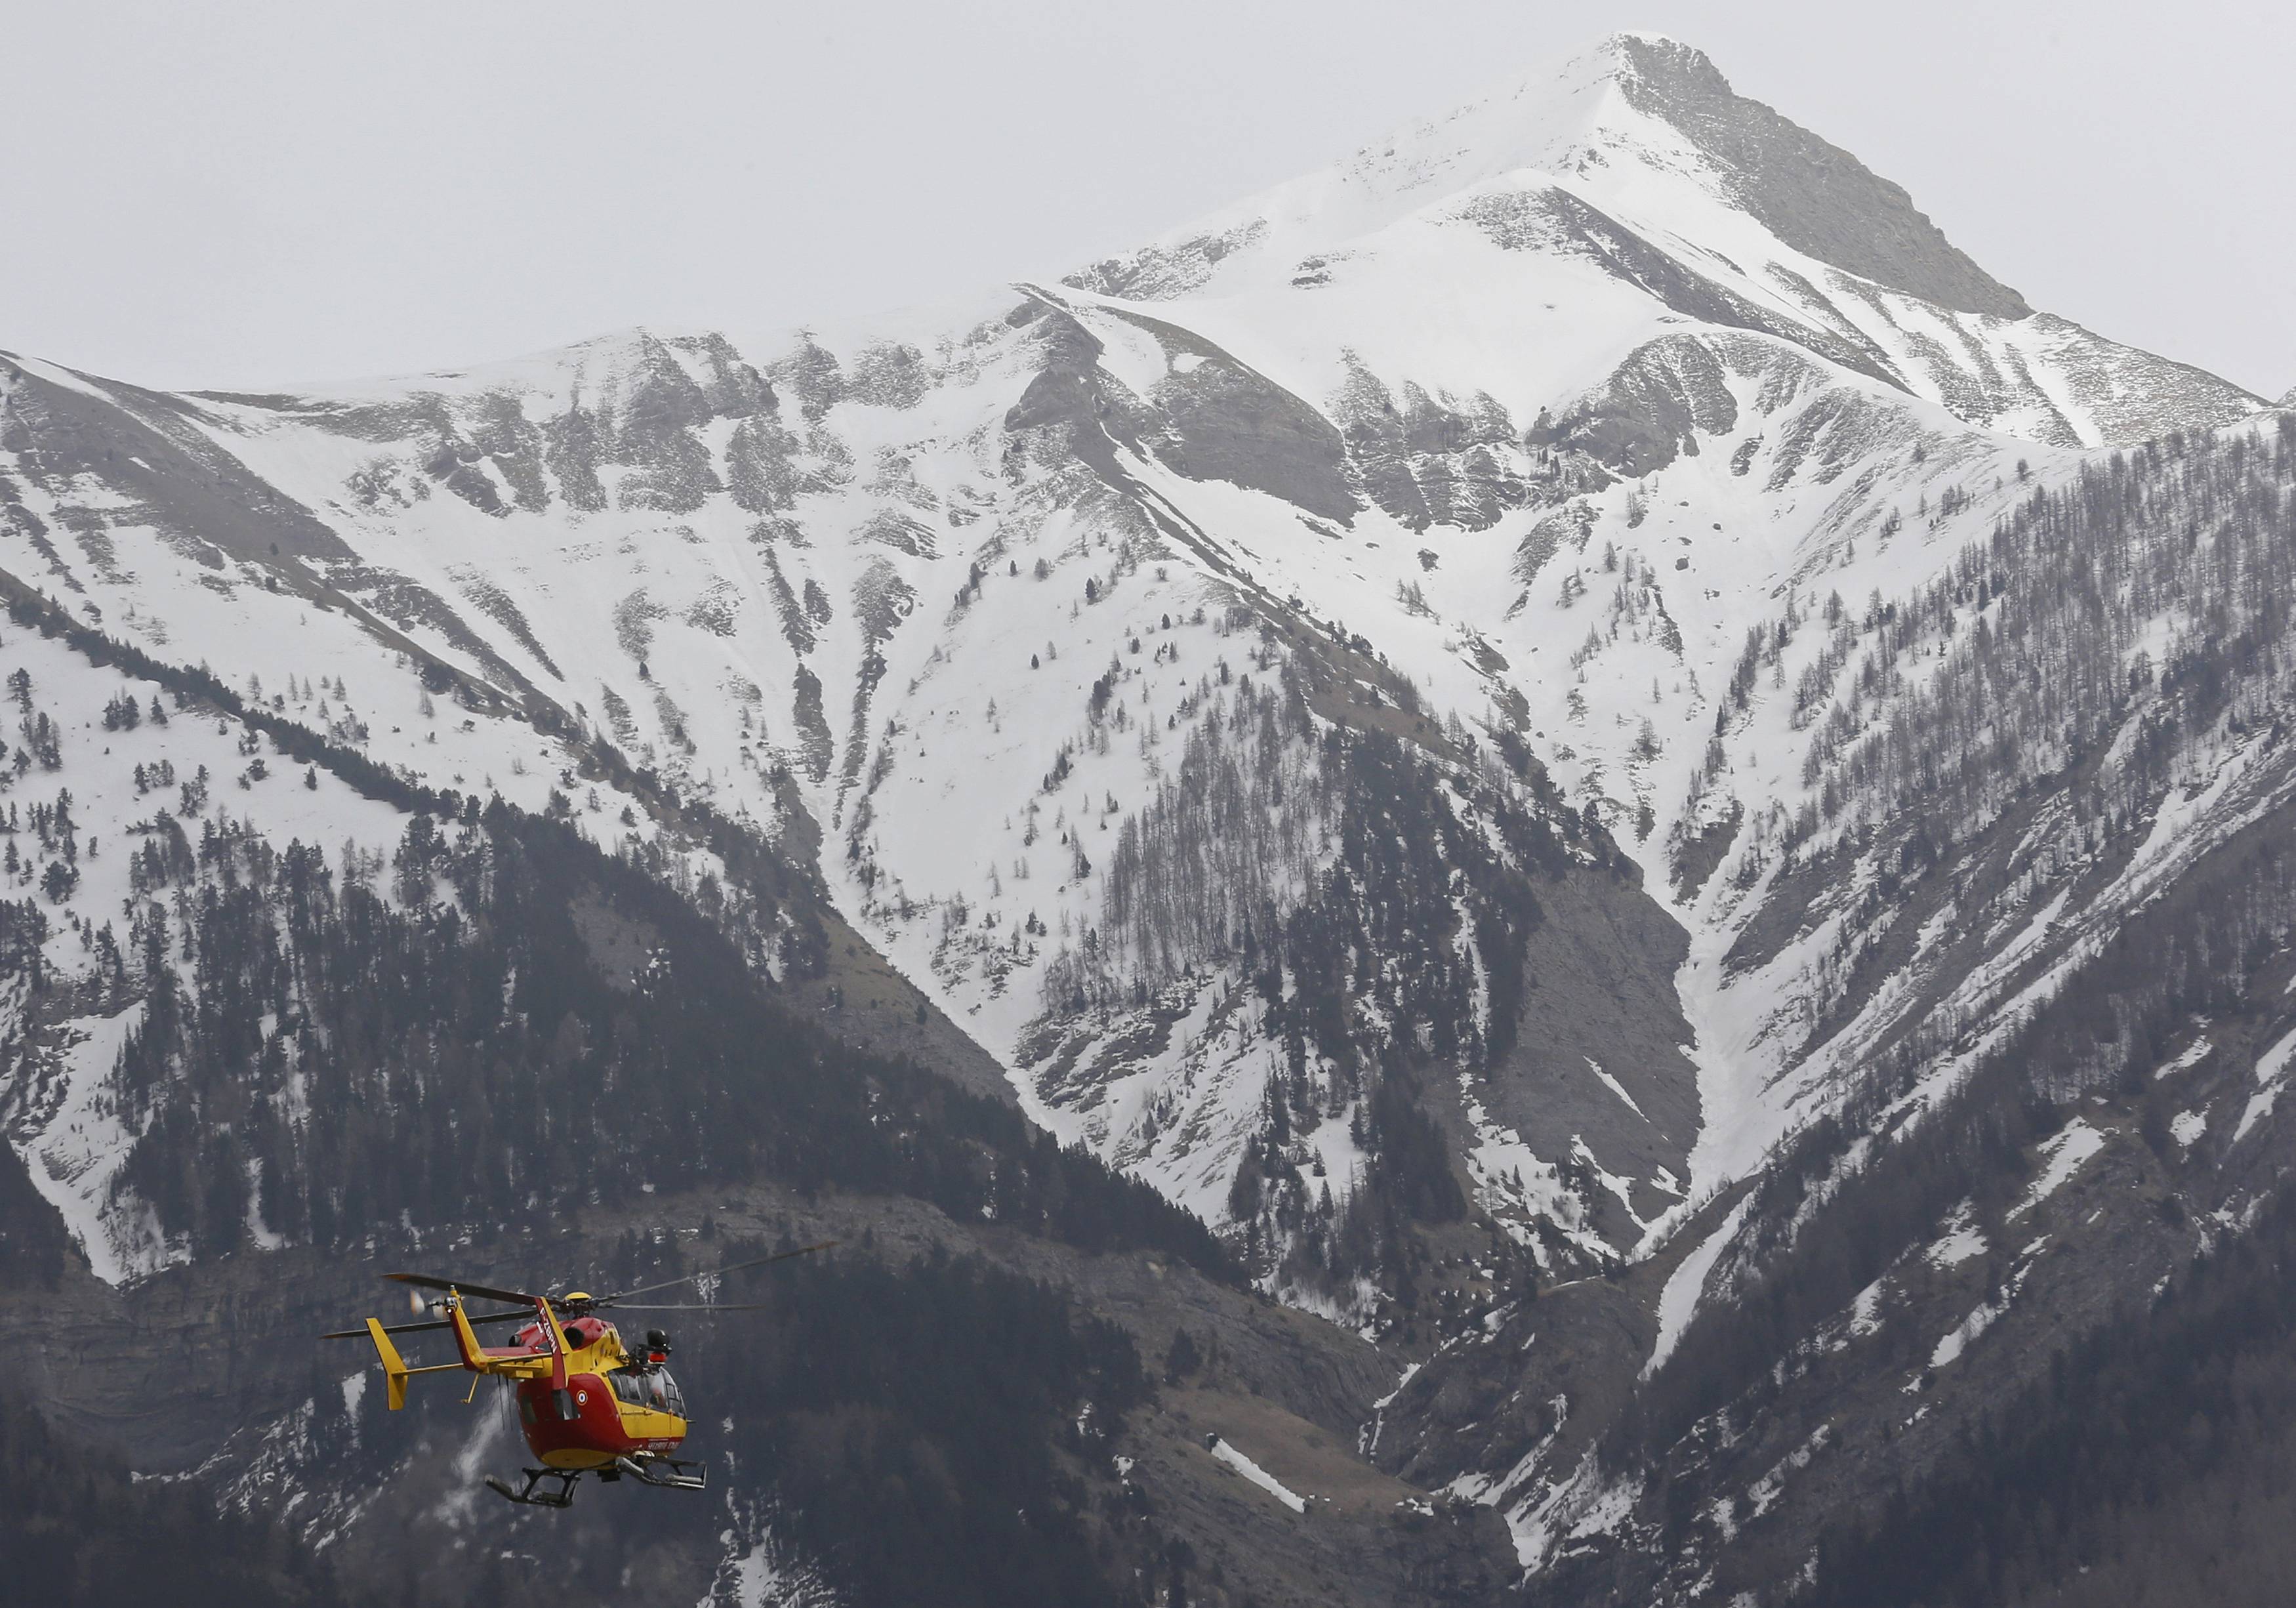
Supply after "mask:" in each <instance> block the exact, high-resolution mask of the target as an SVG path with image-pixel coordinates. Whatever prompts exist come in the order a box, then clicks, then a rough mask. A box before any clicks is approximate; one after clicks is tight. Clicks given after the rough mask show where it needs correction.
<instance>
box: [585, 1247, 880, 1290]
mask: <svg viewBox="0 0 2296 1608" xmlns="http://www.w3.org/2000/svg"><path fill="white" fill-rule="evenodd" d="M836 1243H837V1242H836V1241H835V1240H824V1241H822V1242H821V1243H819V1244H818V1245H799V1247H798V1248H797V1249H796V1250H794V1251H776V1252H775V1253H774V1254H773V1255H772V1256H761V1257H758V1258H757V1259H755V1260H753V1261H747V1262H735V1263H734V1265H733V1266H732V1267H730V1268H702V1269H701V1271H700V1272H699V1273H688V1274H686V1275H685V1276H682V1277H679V1278H666V1279H664V1280H662V1281H661V1283H660V1284H640V1285H639V1286H638V1287H637V1288H636V1289H635V1290H617V1291H615V1292H614V1293H613V1294H611V1295H601V1296H599V1297H598V1298H597V1299H596V1300H593V1301H592V1302H591V1303H590V1304H591V1305H592V1306H594V1307H610V1306H613V1305H615V1304H616V1303H618V1302H619V1301H621V1300H624V1299H625V1298H627V1297H628V1296H633V1295H651V1294H652V1293H653V1292H655V1291H657V1290H668V1289H672V1288H674V1287H676V1285H679V1284H692V1283H693V1281H694V1280H695V1279H698V1278H717V1277H718V1276H722V1275H724V1274H727V1273H739V1272H742V1270H743V1269H744V1268H762V1267H765V1266H766V1265H767V1263H769V1262H785V1261H787V1260H789V1259H790V1258H791V1257H793V1256H811V1255H812V1254H813V1253H814V1252H815V1251H826V1250H828V1249H830V1247H832V1245H835V1244H836Z"/></svg>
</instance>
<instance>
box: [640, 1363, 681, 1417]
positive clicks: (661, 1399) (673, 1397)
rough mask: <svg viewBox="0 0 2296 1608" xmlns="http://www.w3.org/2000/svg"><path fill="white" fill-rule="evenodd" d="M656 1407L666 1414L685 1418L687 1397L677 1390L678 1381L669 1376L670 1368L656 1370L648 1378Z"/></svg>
mask: <svg viewBox="0 0 2296 1608" xmlns="http://www.w3.org/2000/svg"><path fill="white" fill-rule="evenodd" d="M648 1379H649V1383H650V1390H651V1392H652V1401H653V1405H654V1407H657V1408H658V1409H660V1411H662V1412H665V1413H674V1414H676V1415H677V1416H678V1417H680V1418H683V1417H685V1392H684V1391H680V1390H679V1389H678V1388H677V1381H676V1380H675V1379H672V1378H671V1377H670V1376H669V1370H668V1368H656V1369H655V1370H654V1371H653V1372H652V1374H650V1375H649V1376H648Z"/></svg>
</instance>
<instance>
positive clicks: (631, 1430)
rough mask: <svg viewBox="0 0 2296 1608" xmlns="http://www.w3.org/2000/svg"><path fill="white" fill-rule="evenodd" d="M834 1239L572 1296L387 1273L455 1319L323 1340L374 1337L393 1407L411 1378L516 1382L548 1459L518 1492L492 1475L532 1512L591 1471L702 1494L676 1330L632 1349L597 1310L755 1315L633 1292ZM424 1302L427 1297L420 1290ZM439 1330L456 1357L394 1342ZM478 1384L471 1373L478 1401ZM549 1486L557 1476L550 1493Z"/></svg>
mask: <svg viewBox="0 0 2296 1608" xmlns="http://www.w3.org/2000/svg"><path fill="white" fill-rule="evenodd" d="M836 1243H837V1242H836V1241H835V1240H824V1241H823V1242H822V1243H820V1244H817V1245H802V1246H799V1248H798V1249H796V1250H794V1251H780V1252H778V1253H776V1254H775V1255H773V1256H761V1257H758V1258H757V1259H754V1260H752V1261H747V1262H736V1263H734V1265H733V1266H731V1267H727V1268H710V1269H709V1270H707V1271H705V1272H701V1273H689V1274H686V1275H685V1276H683V1277H680V1278H672V1279H664V1280H663V1281H662V1282H661V1283H660V1284H641V1285H639V1286H638V1287H637V1288H635V1289H634V1290H619V1291H616V1292H614V1293H612V1294H611V1295H591V1294H589V1293H587V1292H584V1291H579V1290H577V1291H574V1292H570V1293H569V1294H566V1295H533V1294H529V1293H528V1292H525V1291H523V1290H494V1289H489V1288H488V1287H487V1286H486V1285H484V1284H468V1283H465V1282H463V1281H462V1280H458V1279H446V1278H434V1277H432V1276H430V1275H429V1274H427V1273H387V1274H385V1275H383V1276H384V1277H385V1278H389V1279H393V1280H396V1281H397V1282H398V1283H399V1284H407V1285H411V1286H413V1287H414V1289H416V1290H437V1291H440V1292H443V1293H442V1294H441V1295H440V1296H439V1299H438V1300H434V1301H431V1302H430V1303H429V1305H430V1307H431V1309H433V1310H435V1311H440V1312H444V1313H445V1314H446V1316H445V1317H440V1318H437V1319H433V1320H430V1321H427V1322H423V1323H413V1324H384V1323H383V1322H381V1320H380V1319H377V1318H373V1317H370V1318H368V1319H367V1320H366V1326H365V1328H363V1329H338V1330H336V1331H334V1332H333V1333H330V1334H326V1335H323V1336H322V1337H321V1338H323V1339H325V1340H361V1339H370V1340H373V1341H374V1349H375V1352H376V1354H377V1355H378V1356H380V1357H381V1359H382V1377H383V1382H384V1385H385V1388H386V1390H387V1391H388V1394H389V1403H390V1410H391V1411H393V1412H397V1411H398V1409H399V1408H401V1407H405V1406H406V1382H407V1381H408V1380H409V1379H411V1378H413V1377H414V1375H415V1374H450V1373H457V1372H467V1373H470V1374H477V1375H480V1376H484V1375H488V1374H491V1375H492V1376H494V1377H495V1378H496V1379H504V1380H511V1381H514V1382H516V1384H517V1387H518V1422H519V1426H520V1427H521V1429H522V1430H524V1431H525V1432H526V1444H527V1447H528V1448H529V1450H531V1451H532V1452H533V1453H534V1456H535V1460H536V1461H537V1463H539V1464H541V1465H542V1466H541V1467H539V1468H529V1469H528V1470H526V1471H525V1474H526V1483H525V1484H524V1485H523V1486H521V1487H520V1488H518V1489H512V1487H511V1484H510V1482H509V1481H507V1480H504V1479H501V1478H500V1477H498V1476H496V1475H494V1474H488V1476H487V1485H488V1488H489V1489H492V1490H494V1491H496V1493H498V1494H499V1495H501V1496H503V1497H507V1498H509V1499H510V1500H511V1501H512V1502H518V1503H523V1504H525V1505H529V1506H535V1507H566V1506H570V1505H572V1503H573V1500H574V1487H575V1484H576V1482H577V1481H579V1480H580V1479H581V1478H582V1476H583V1475H584V1474H587V1473H594V1474H596V1475H597V1476H598V1478H599V1479H601V1480H605V1481H614V1480H619V1479H621V1478H622V1477H623V1476H624V1475H627V1476H628V1477H629V1478H631V1479H633V1480H635V1481H638V1482H639V1483H640V1484H642V1485H652V1486H657V1487H660V1489H665V1490H701V1489H703V1487H704V1485H705V1484H706V1482H707V1470H706V1468H705V1465H703V1464H700V1463H696V1462H693V1461H689V1460H687V1459H684V1458H680V1457H676V1456H671V1454H672V1453H674V1452H675V1451H676V1450H677V1448H679V1446H681V1445H682V1444H684V1442H685V1435H686V1412H685V1396H684V1394H683V1393H682V1392H681V1391H679V1390H678V1388H677V1381H676V1380H675V1379H673V1378H672V1377H671V1376H670V1373H669V1369H668V1366H667V1365H668V1361H669V1336H668V1334H666V1333H663V1332H662V1331H661V1330H660V1329H649V1330H647V1331H646V1336H645V1343H644V1346H642V1347H641V1348H639V1349H637V1350H631V1349H630V1348H629V1347H628V1345H627V1344H626V1343H625V1342H624V1341H623V1339H622V1336H621V1332H620V1331H619V1329H617V1328H616V1327H615V1326H614V1325H612V1324H611V1323H610V1322H608V1321H607V1320H606V1319H605V1318H603V1317H599V1316H598V1314H599V1313H600V1312H601V1311H603V1310H605V1309H610V1308H618V1309H620V1310H623V1311H626V1312H742V1311H754V1310H756V1309H758V1308H759V1307H762V1306H763V1305H765V1304H766V1303H764V1302H762V1301H749V1302H744V1303H742V1304H740V1305H736V1306H720V1305H717V1304H714V1303H709V1302H698V1301H697V1302H676V1303H670V1304H668V1305H641V1306H629V1305H626V1304H625V1303H627V1301H628V1300H629V1298H630V1297H631V1296H634V1295H652V1294H654V1293H655V1292H659V1291H662V1290H669V1289H674V1288H676V1286H677V1285H679V1284H693V1283H694V1282H695V1281H697V1280H700V1279H705V1278H716V1277H718V1276H722V1275H725V1274H728V1273H739V1272H742V1270H743V1269H745V1268H763V1267H766V1266H767V1265H768V1264H770V1263H774V1262H780V1261H786V1260H788V1259H790V1258H791V1257H793V1256H808V1255H810V1254H812V1253H813V1252H814V1251H826V1250H828V1249H829V1248H830V1247H831V1246H832V1245H834V1244H836ZM466 1300H487V1301H504V1302H508V1303H510V1304H511V1306H512V1310H511V1311H508V1312H481V1313H478V1314H475V1315H473V1314H471V1312H469V1311H467V1310H465V1309H464V1307H463V1302H464V1301H466ZM416 1304H417V1306H418V1307H420V1306H421V1305H422V1304H423V1303H422V1300H421V1299H420V1298H419V1297H417V1298H416ZM508 1323H515V1324H518V1325H521V1327H520V1328H518V1329H517V1330H516V1331H514V1332H513V1333H512V1335H511V1337H510V1344H508V1345H506V1346H485V1345H480V1343H479V1336H478V1331H479V1330H480V1328H483V1327H485V1326H487V1325H491V1324H508ZM436 1329H449V1330H452V1331H453V1332H454V1335H455V1350H457V1351H458V1352H459V1353H460V1358H459V1360H457V1361H455V1362H441V1363H434V1364H431V1365H430V1366H424V1367H409V1366H407V1364H406V1359H405V1358H402V1357H400V1356H399V1354H398V1347H397V1346H396V1345H394V1344H393V1343H392V1342H391V1338H390V1337H391V1336H392V1335H394V1334H412V1333H421V1332H423V1331H426V1330H436ZM478 1389H479V1382H478V1380H477V1379H476V1378H474V1379H472V1380H471V1395H472V1396H475V1395H477V1394H478ZM545 1481H554V1482H555V1483H554V1485H553V1487H552V1488H551V1489H542V1488H543V1486H544V1483H545Z"/></svg>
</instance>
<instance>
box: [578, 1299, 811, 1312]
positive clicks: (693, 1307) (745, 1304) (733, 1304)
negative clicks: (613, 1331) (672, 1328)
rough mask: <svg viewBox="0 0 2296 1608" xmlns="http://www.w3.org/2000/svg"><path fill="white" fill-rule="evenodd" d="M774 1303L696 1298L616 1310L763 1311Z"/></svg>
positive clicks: (641, 1304)
mask: <svg viewBox="0 0 2296 1608" xmlns="http://www.w3.org/2000/svg"><path fill="white" fill-rule="evenodd" d="M773 1305H775V1303H774V1302H772V1301H769V1300H744V1301H728V1302H726V1304H725V1305H724V1306H722V1307H720V1306H713V1305H711V1304H710V1303H709V1302H708V1301H705V1300H695V1301H682V1302H678V1303H676V1304H673V1305H670V1306H667V1307H658V1306H652V1305H650V1304H645V1303H640V1304H638V1305H636V1306H629V1307H623V1306H617V1307H616V1308H615V1309H614V1310H615V1311H617V1312H762V1311H764V1310H765V1309H767V1307H770V1306H773Z"/></svg>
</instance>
